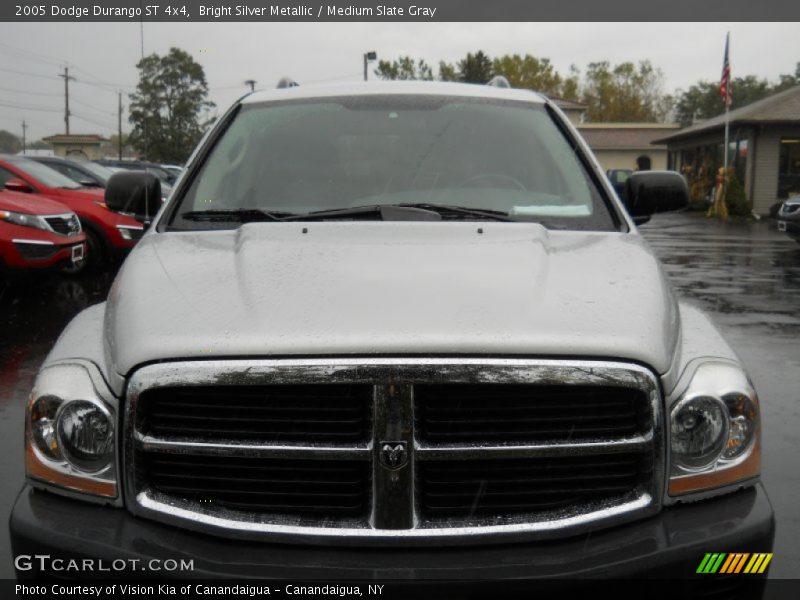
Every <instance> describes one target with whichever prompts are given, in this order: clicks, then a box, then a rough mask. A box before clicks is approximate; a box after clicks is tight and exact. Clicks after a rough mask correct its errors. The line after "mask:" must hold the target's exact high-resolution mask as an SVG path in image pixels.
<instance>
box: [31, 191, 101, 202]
mask: <svg viewBox="0 0 800 600" xmlns="http://www.w3.org/2000/svg"><path fill="white" fill-rule="evenodd" d="M44 193H45V194H46V195H47V196H50V197H51V198H56V199H59V198H60V199H64V200H92V201H94V202H102V201H103V200H104V199H105V190H103V189H100V188H78V189H74V190H71V189H68V188H47V189H46V191H45V192H44Z"/></svg>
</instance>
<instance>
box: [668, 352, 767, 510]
mask: <svg viewBox="0 0 800 600" xmlns="http://www.w3.org/2000/svg"><path fill="white" fill-rule="evenodd" d="M759 427H760V420H759V406H758V397H757V396H756V393H755V390H754V389H753V385H752V384H751V383H750V380H749V379H748V378H747V375H745V373H744V372H743V371H742V370H741V369H740V368H738V367H737V366H735V365H733V364H729V363H722V362H719V363H711V362H709V363H705V364H702V365H701V366H699V367H698V368H697V370H696V371H695V373H694V375H693V376H692V379H691V381H690V382H689V385H688V387H687V389H686V390H685V391H684V393H683V394H682V396H681V397H680V398H678V400H677V401H676V402H674V403H673V405H672V407H671V409H670V411H669V434H670V444H669V448H670V482H669V494H670V495H672V496H677V495H682V494H688V493H691V492H700V491H706V490H709V489H716V488H724V487H727V486H730V485H734V484H736V483H739V482H743V481H745V480H749V479H753V478H755V477H757V476H758V474H759V472H760V469H761V452H760V447H759Z"/></svg>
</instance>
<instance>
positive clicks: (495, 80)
mask: <svg viewBox="0 0 800 600" xmlns="http://www.w3.org/2000/svg"><path fill="white" fill-rule="evenodd" d="M486 85H491V86H492V87H498V88H510V87H511V84H510V83H508V79H506V78H505V77H503V76H502V75H495V76H494V77H492V78H491V79H490V80H489V81H487V82H486Z"/></svg>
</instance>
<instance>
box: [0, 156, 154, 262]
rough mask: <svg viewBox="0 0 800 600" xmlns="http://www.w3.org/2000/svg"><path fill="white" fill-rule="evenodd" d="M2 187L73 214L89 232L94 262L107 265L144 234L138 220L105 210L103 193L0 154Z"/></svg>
mask: <svg viewBox="0 0 800 600" xmlns="http://www.w3.org/2000/svg"><path fill="white" fill-rule="evenodd" d="M0 186H5V188H6V189H7V190H11V191H15V192H24V193H27V194H40V195H42V196H45V197H47V198H50V199H52V200H56V201H57V202H60V203H62V204H64V205H65V206H66V207H67V208H69V209H70V210H72V211H74V212H75V213H76V214H77V215H78V218H79V219H80V221H81V225H82V226H83V229H84V231H85V232H86V241H87V243H88V245H89V257H90V260H92V261H97V262H104V260H105V259H108V258H116V257H119V256H121V255H123V254H125V253H127V251H128V250H130V249H131V248H133V247H134V246H135V245H136V242H137V241H138V240H139V238H141V237H142V234H143V233H144V226H143V225H142V224H141V223H140V222H139V221H137V220H136V219H134V218H133V217H129V216H127V215H123V214H120V213H117V212H114V211H112V210H109V209H108V208H107V207H106V205H105V202H104V200H103V190H101V189H90V188H84V187H82V186H81V185H80V184H78V183H75V182H74V181H73V180H71V179H70V178H68V177H66V176H65V175H62V174H61V173H59V172H58V171H55V170H54V169H51V168H50V167H47V166H45V165H43V164H40V163H37V162H34V161H32V160H30V159H28V158H24V157H21V156H8V155H5V156H2V155H0Z"/></svg>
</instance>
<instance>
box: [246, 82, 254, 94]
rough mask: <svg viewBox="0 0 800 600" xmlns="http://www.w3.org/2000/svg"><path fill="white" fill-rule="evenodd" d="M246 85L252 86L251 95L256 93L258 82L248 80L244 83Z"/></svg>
mask: <svg viewBox="0 0 800 600" xmlns="http://www.w3.org/2000/svg"><path fill="white" fill-rule="evenodd" d="M244 84H245V85H247V86H250V93H253V92H255V91H256V80H255V79H246V80H245V82H244Z"/></svg>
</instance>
